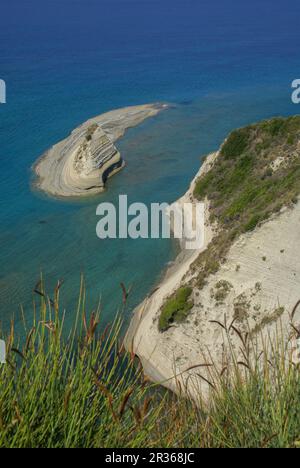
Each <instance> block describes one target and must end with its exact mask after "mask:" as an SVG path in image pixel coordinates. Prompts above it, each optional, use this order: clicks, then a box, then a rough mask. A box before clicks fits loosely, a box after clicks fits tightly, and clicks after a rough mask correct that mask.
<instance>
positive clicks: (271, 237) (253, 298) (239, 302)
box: [125, 153, 300, 400]
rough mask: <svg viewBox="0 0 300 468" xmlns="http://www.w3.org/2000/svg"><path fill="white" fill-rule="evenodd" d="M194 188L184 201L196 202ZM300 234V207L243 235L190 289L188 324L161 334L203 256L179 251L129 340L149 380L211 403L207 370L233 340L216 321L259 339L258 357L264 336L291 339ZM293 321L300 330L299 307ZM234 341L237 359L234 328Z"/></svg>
mask: <svg viewBox="0 0 300 468" xmlns="http://www.w3.org/2000/svg"><path fill="white" fill-rule="evenodd" d="M217 155H218V153H217V154H214V155H211V156H209V157H208V159H207V160H206V162H205V163H204V166H202V168H201V171H200V173H201V172H202V171H206V170H209V166H210V164H211V163H216V164H217V159H216V156H217ZM198 176H199V174H198V175H197V177H198ZM197 177H196V178H197ZM194 183H195V181H194V182H193V184H192V186H191V188H190V190H189V191H188V192H187V194H186V195H185V197H184V198H188V199H189V200H191V198H192V191H193V186H194ZM208 209H209V207H207V212H208ZM206 227H207V228H206V246H207V245H208V243H209V241H210V240H211V239H212V238H213V233H214V229H215V228H213V227H212V226H210V225H209V223H208V222H207V224H206ZM299 235H300V202H298V203H297V204H296V205H295V206H294V208H284V209H282V210H281V212H280V213H279V214H276V215H274V216H273V217H272V218H270V219H269V220H268V221H266V222H265V223H264V224H262V225H261V226H260V227H257V228H256V230H254V231H252V232H249V233H246V234H243V235H241V236H240V238H239V239H238V240H237V241H236V242H235V243H234V244H233V245H232V247H231V249H230V251H229V253H228V255H227V259H226V261H225V263H224V264H222V265H221V267H220V270H219V271H218V272H217V273H216V274H215V275H211V276H210V277H209V278H208V281H207V284H206V285H205V287H204V288H203V289H201V290H199V289H197V287H196V286H195V287H194V288H193V293H192V297H193V301H194V307H193V309H192V311H191V313H190V315H189V317H188V320H186V321H185V322H184V323H181V324H176V325H174V326H172V327H171V328H170V329H169V330H167V331H166V332H164V333H160V332H159V330H158V317H159V315H160V310H161V306H162V305H163V304H164V302H165V300H166V299H167V298H168V297H169V296H170V295H171V294H172V293H173V292H174V291H176V290H177V289H178V287H179V286H180V285H182V284H186V283H187V282H188V281H189V280H190V279H192V278H193V275H194V273H192V271H193V270H192V269H191V265H192V263H193V262H194V260H195V259H196V258H197V257H198V255H199V253H200V251H195V252H188V251H182V252H181V254H180V255H179V257H178V258H177V260H176V262H175V265H173V266H172V268H171V269H170V270H169V271H168V272H167V274H166V276H165V278H164V280H163V281H162V282H161V284H160V285H159V287H158V288H157V289H156V290H155V292H154V293H153V294H152V295H149V296H148V297H147V298H146V299H145V300H144V302H143V303H142V304H141V305H140V306H139V307H137V309H136V311H135V313H134V317H133V319H132V321H131V324H130V326H129V329H128V332H127V335H126V338H125V346H126V348H127V349H128V350H130V351H132V352H134V353H135V354H136V355H137V356H138V357H139V359H140V360H141V363H142V365H143V368H144V372H145V374H146V375H147V376H148V378H150V380H152V381H154V382H157V383H160V384H162V385H164V386H165V387H167V388H169V389H171V390H172V391H174V392H176V393H184V394H188V395H189V396H191V397H192V398H193V399H194V400H197V399H198V398H199V395H201V396H202V397H204V398H208V396H209V394H210V391H211V388H210V386H209V385H208V384H207V383H206V382H205V380H204V379H205V378H206V379H207V380H209V381H210V382H211V381H212V378H213V376H212V375H211V374H212V371H211V368H210V367H203V364H211V363H214V366H213V368H214V369H217V370H218V373H219V372H220V373H221V372H222V369H224V367H225V366H228V364H229V362H230V356H229V354H230V353H229V351H228V348H227V347H226V346H227V345H226V343H227V344H228V341H226V340H228V336H227V337H226V336H225V337H224V329H222V327H220V326H219V325H218V323H217V322H219V323H222V324H224V321H225V322H226V323H227V324H231V323H232V321H233V320H235V326H236V328H237V329H239V330H240V331H241V333H245V334H246V333H248V334H251V336H253V337H254V339H256V338H255V337H257V346H258V352H259V351H260V346H262V341H261V340H262V339H263V337H265V338H267V337H272V336H276V333H277V332H278V330H279V331H280V333H282V334H283V336H284V337H285V338H286V341H288V339H289V338H290V336H291V331H292V328H291V312H292V311H293V308H294V306H295V304H296V303H297V301H299V299H300V288H299V277H300V263H299V258H300V243H299ZM220 285H222V288H223V289H222V291H221V290H220ZM220 292H222V294H221V295H220ZM221 296H222V297H221ZM293 323H294V325H295V326H297V327H298V326H299V324H300V307H299V308H298V309H297V310H296V313H295V315H294V318H293ZM279 328H280V329H279ZM229 339H230V342H231V345H232V349H234V351H235V352H236V353H237V356H238V355H239V353H240V349H241V341H240V337H239V336H238V335H237V334H236V333H235V332H234V330H233V329H232V330H231V331H230V333H229ZM241 360H243V357H242V356H241ZM199 366H201V367H199ZM200 373H201V377H199V374H200ZM203 377H204V379H203Z"/></svg>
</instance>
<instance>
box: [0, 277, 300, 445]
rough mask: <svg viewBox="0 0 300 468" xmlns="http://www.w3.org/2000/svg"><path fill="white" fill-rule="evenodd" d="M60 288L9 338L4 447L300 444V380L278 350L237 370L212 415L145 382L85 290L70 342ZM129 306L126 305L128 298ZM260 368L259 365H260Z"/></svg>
mask: <svg viewBox="0 0 300 468" xmlns="http://www.w3.org/2000/svg"><path fill="white" fill-rule="evenodd" d="M59 290H60V284H58V286H57V288H56V290H55V292H54V299H50V298H49V297H48V296H47V294H46V293H45V291H44V290H43V286H42V284H40V285H39V286H38V287H37V288H36V296H37V300H38V303H39V304H38V307H36V308H34V319H33V322H32V323H31V325H30V326H28V324H27V323H26V322H25V320H24V334H23V336H19V337H16V333H15V330H14V323H13V322H12V324H11V329H10V332H9V333H8V334H7V335H6V336H4V337H3V338H4V339H5V340H6V345H7V364H6V365H3V366H1V367H0V447H113V448H118V447H133V448H135V447H187V448H189V447H191V448H192V447H295V446H298V445H299V443H300V415H299V398H300V379H299V371H298V369H297V367H295V366H294V365H292V364H291V363H290V361H289V359H287V356H286V354H285V353H286V350H285V348H281V347H280V345H279V346H278V347H275V349H274V350H273V354H272V358H271V359H270V355H269V353H268V354H267V353H266V355H263V356H259V358H258V360H257V362H256V364H254V365H253V366H252V365H251V366H250V364H249V363H247V361H246V362H244V363H242V364H241V363H239V362H236V363H235V365H234V366H233V373H232V377H231V378H230V379H229V378H228V373H226V370H224V372H222V373H221V374H222V375H220V373H219V374H218V378H217V379H218V382H214V384H212V386H213V387H214V388H215V390H213V391H212V399H211V402H210V405H209V407H208V406H205V405H202V406H201V405H200V406H197V407H196V406H195V404H194V403H193V402H191V401H188V400H186V399H184V398H180V397H176V396H174V395H172V394H170V393H169V392H166V391H164V390H162V388H161V387H159V386H155V385H152V384H150V383H149V382H147V379H146V378H145V377H144V375H143V371H142V369H141V368H140V366H139V365H138V364H137V363H136V362H135V360H134V357H133V356H131V355H130V354H128V353H127V352H125V350H124V348H123V346H122V341H121V328H122V320H121V319H120V318H119V317H118V318H116V319H115V321H114V322H113V323H112V324H111V325H110V326H109V327H106V328H104V329H103V327H102V326H101V314H100V312H99V309H98V310H96V311H95V312H93V313H90V314H88V313H87V311H86V306H85V290H84V286H83V284H82V287H81V291H80V297H79V302H78V309H77V312H76V319H75V325H74V328H73V329H72V330H71V331H69V333H68V334H67V333H66V332H67V331H66V326H65V324H64V318H65V317H64V313H63V312H62V311H61V309H60V304H59ZM125 301H126V297H125ZM260 363H262V364H260Z"/></svg>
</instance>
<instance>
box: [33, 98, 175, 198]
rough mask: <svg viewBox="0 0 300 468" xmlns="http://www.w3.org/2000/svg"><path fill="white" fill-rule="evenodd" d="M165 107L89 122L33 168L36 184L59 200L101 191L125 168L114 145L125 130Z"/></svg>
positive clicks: (123, 112) (131, 110) (151, 106)
mask: <svg viewBox="0 0 300 468" xmlns="http://www.w3.org/2000/svg"><path fill="white" fill-rule="evenodd" d="M166 107H167V106H165V105H158V104H149V105H144V106H135V107H128V108H124V109H118V110H115V111H111V112H108V113H106V114H103V115H100V116H98V117H95V118H93V119H90V120H89V121H87V122H85V123H84V124H83V125H81V126H80V127H78V128H77V129H75V130H74V131H73V132H72V133H71V135H70V136H69V137H68V138H66V139H65V140H63V141H61V142H60V143H58V144H57V145H55V146H53V147H52V148H51V149H50V150H49V151H47V152H46V153H45V154H44V155H43V156H42V157H41V158H40V159H39V160H38V162H37V163H36V165H35V166H34V170H35V173H36V175H37V180H36V183H35V185H36V186H37V187H38V188H39V189H41V190H43V191H45V192H47V193H48V194H50V195H54V196H59V197H72V196H73V197H74V196H85V195H90V194H96V193H99V192H101V191H103V190H104V186H105V182H106V179H107V178H108V177H110V176H112V175H113V174H115V173H116V172H117V171H119V170H120V169H121V168H122V167H123V166H124V163H123V160H122V158H121V155H120V153H119V151H118V150H117V148H116V147H115V142H116V141H117V140H118V139H119V138H120V137H121V136H123V135H124V133H125V131H126V130H127V129H128V128H130V127H134V126H136V125H139V124H140V123H141V122H143V121H144V120H145V119H147V118H150V117H154V116H155V115H157V114H158V113H159V112H160V111H161V110H163V109H165V108H166Z"/></svg>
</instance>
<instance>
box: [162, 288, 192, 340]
mask: <svg viewBox="0 0 300 468" xmlns="http://www.w3.org/2000/svg"><path fill="white" fill-rule="evenodd" d="M191 294H192V288H190V287H182V288H180V289H178V291H176V293H175V294H174V295H173V296H171V297H170V298H169V299H168V300H167V302H166V303H165V304H164V306H163V307H162V310H161V313H160V317H159V323H158V328H159V331H161V332H164V331H166V330H167V329H168V328H170V326H171V325H172V324H173V323H174V322H177V323H180V322H183V321H184V320H185V319H186V318H187V316H188V313H189V311H190V310H191V309H192V307H193V302H192V301H189V298H190V296H191Z"/></svg>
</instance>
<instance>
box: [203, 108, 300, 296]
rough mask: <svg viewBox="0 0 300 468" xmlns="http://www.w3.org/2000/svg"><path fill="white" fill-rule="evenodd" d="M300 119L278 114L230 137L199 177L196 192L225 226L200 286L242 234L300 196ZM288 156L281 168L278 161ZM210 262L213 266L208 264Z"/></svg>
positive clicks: (213, 217)
mask: <svg viewBox="0 0 300 468" xmlns="http://www.w3.org/2000/svg"><path fill="white" fill-rule="evenodd" d="M299 140H300V117H299V116H295V117H289V118H287V119H284V118H275V119H272V120H268V121H264V122H262V123H258V124H255V125H251V126H248V127H246V128H244V129H239V130H236V131H234V132H232V134H231V135H230V136H229V137H228V139H227V141H226V142H225V143H224V145H223V146H222V149H221V152H220V156H219V158H218V160H217V162H216V163H215V164H214V166H213V167H212V169H211V170H210V171H209V172H208V173H206V174H205V175H203V176H202V177H200V178H199V180H198V181H197V183H196V186H195V191H194V195H195V197H196V198H197V199H199V200H203V199H204V198H205V197H207V198H208V200H209V201H210V211H211V221H212V222H214V221H217V223H218V225H219V226H220V228H221V230H220V232H219V234H218V235H217V236H216V237H215V238H214V241H213V243H212V244H211V245H210V246H209V247H208V249H207V250H206V251H205V252H203V253H202V254H201V255H200V256H199V258H198V260H197V261H196V262H195V265H194V270H196V271H197V272H198V286H199V287H203V286H204V285H205V282H206V278H207V277H208V275H209V274H211V273H212V272H213V273H214V272H215V269H211V268H210V265H212V264H215V263H216V259H218V262H219V264H220V263H221V261H222V260H224V258H225V257H226V254H227V252H228V250H229V248H230V246H231V245H232V242H233V241H234V240H235V239H236V238H238V236H239V235H240V234H241V233H244V232H249V231H253V230H254V229H255V228H256V227H257V226H259V224H260V223H261V222H263V221H265V220H266V219H268V218H269V217H270V216H271V215H272V214H274V213H277V212H279V211H280V209H281V208H282V207H283V206H290V207H292V206H293V204H294V203H296V202H297V200H298V196H299V194H300V183H299V180H300V158H299V150H298V146H297V145H298V142H299ZM277 158H283V159H284V164H282V165H280V166H279V167H278V168H277V170H276V171H275V170H273V169H272V164H273V162H274V161H275V160H276V159H277ZM207 266H208V267H207Z"/></svg>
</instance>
